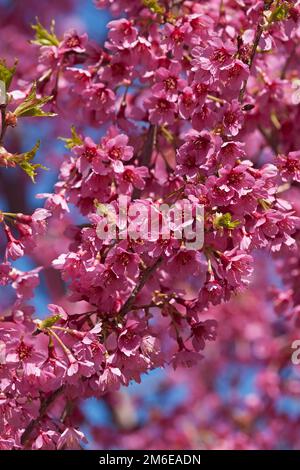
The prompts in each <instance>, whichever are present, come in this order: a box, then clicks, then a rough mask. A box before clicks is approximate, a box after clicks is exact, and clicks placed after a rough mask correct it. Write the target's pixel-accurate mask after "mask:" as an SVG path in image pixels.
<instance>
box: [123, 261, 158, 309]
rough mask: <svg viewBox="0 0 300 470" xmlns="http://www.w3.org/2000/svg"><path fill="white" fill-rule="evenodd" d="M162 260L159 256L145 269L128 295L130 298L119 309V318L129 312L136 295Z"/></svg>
mask: <svg viewBox="0 0 300 470" xmlns="http://www.w3.org/2000/svg"><path fill="white" fill-rule="evenodd" d="M162 260H163V258H162V256H160V257H159V258H158V259H157V260H156V261H155V263H154V264H153V265H152V266H149V267H148V268H146V269H145V271H144V272H143V274H142V276H141V279H140V281H139V283H138V284H137V285H136V286H135V288H134V289H133V291H132V293H131V294H130V296H129V297H128V299H127V300H126V302H125V304H124V305H123V307H122V308H121V310H120V312H119V316H121V317H123V316H125V315H126V313H128V312H129V310H131V308H132V306H133V304H134V302H135V299H136V297H137V295H138V293H139V292H140V291H141V290H142V288H143V287H144V285H145V284H146V282H147V280H148V279H149V277H150V276H151V274H152V273H153V272H154V271H155V270H156V268H157V267H158V266H159V265H160V263H161V262H162Z"/></svg>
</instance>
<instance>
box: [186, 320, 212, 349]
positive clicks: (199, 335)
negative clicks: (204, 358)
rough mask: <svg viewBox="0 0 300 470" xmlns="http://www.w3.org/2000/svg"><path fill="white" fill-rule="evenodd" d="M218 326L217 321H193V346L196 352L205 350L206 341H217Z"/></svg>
mask: <svg viewBox="0 0 300 470" xmlns="http://www.w3.org/2000/svg"><path fill="white" fill-rule="evenodd" d="M217 325H218V324H217V322H216V320H205V321H199V322H196V321H192V323H191V329H192V334H193V346H194V348H195V350H196V351H202V350H203V349H204V347H205V341H215V339H216V337H217V332H216V329H217Z"/></svg>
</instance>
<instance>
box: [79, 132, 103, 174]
mask: <svg viewBox="0 0 300 470" xmlns="http://www.w3.org/2000/svg"><path fill="white" fill-rule="evenodd" d="M73 152H74V153H75V155H77V157H78V159H77V161H76V167H77V168H78V170H79V171H80V173H86V170H87V169H89V168H93V170H94V171H95V173H99V174H102V175H103V174H106V173H107V170H106V169H105V166H104V164H103V162H102V159H101V153H100V150H99V147H98V145H96V144H95V143H94V142H93V140H92V139H91V138H90V137H86V138H85V139H84V145H78V146H75V147H73Z"/></svg>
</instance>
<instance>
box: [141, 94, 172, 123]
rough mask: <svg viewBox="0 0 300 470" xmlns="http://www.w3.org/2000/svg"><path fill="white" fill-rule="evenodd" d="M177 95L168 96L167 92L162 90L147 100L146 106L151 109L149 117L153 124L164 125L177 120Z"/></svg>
mask: <svg viewBox="0 0 300 470" xmlns="http://www.w3.org/2000/svg"><path fill="white" fill-rule="evenodd" d="M175 101H176V98H175V97H169V98H168V97H167V94H166V93H165V92H160V93H159V94H157V95H156V96H152V97H151V98H148V99H147V100H146V101H145V108H146V109H148V110H149V119H150V122H151V123H152V124H158V125H160V126H163V125H164V124H169V125H171V124H173V123H174V121H175V112H176V105H175Z"/></svg>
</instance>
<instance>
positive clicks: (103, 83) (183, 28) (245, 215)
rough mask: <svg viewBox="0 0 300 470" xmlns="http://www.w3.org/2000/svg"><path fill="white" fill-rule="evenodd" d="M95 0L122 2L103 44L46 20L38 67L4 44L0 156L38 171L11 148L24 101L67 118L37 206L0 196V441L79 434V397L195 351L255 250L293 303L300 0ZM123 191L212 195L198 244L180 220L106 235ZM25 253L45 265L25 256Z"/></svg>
mask: <svg viewBox="0 0 300 470" xmlns="http://www.w3.org/2000/svg"><path fill="white" fill-rule="evenodd" d="M95 4H96V6H97V7H99V8H110V9H111V12H112V14H113V15H116V16H117V17H118V19H114V20H112V21H110V22H109V23H108V25H107V28H108V34H107V40H106V42H105V44H104V45H102V46H100V45H99V44H96V43H95V42H93V41H91V40H89V38H88V35H87V34H86V33H78V32H77V31H76V30H70V31H67V32H65V33H64V35H59V34H58V33H57V32H56V29H55V23H54V22H52V23H51V25H50V26H49V27H46V26H44V25H43V24H42V23H41V22H40V21H39V20H37V22H36V23H35V24H34V25H33V26H32V28H33V32H34V39H33V40H32V43H33V45H31V46H28V48H29V49H30V50H32V49H34V50H35V51H36V52H37V54H38V62H35V59H34V58H32V62H33V68H34V72H35V73H34V74H33V75H32V76H31V74H28V77H30V79H29V78H28V77H26V74H24V76H22V74H21V76H18V73H19V72H18V67H19V66H17V64H14V65H11V64H8V63H7V62H6V61H5V60H2V61H1V62H0V79H1V80H2V82H4V84H5V87H6V94H5V102H4V104H2V105H1V121H0V124H1V136H0V166H1V167H3V170H5V168H8V167H10V168H15V169H17V168H20V169H21V170H23V172H24V176H26V174H27V175H28V176H29V177H30V178H31V179H32V180H34V179H35V178H36V176H37V173H39V172H40V171H43V170H44V169H45V167H44V166H42V165H41V164H37V163H33V160H34V159H35V156H36V153H37V151H38V148H39V142H37V144H36V145H35V146H34V147H33V148H32V149H31V150H29V151H26V152H24V151H18V152H16V151H15V150H14V147H13V145H12V143H11V142H9V141H7V140H6V138H7V136H9V133H10V132H13V128H16V129H18V126H19V124H20V122H22V121H23V120H24V119H25V118H32V119H33V118H34V119H38V118H42V117H43V118H47V120H48V118H49V120H50V121H52V122H54V124H49V125H50V126H53V127H52V131H53V135H52V136H51V137H52V138H53V140H54V135H56V136H57V131H58V130H59V131H61V129H62V130H63V131H64V130H65V129H71V130H68V131H67V130H66V132H69V136H66V134H64V135H63V136H62V135H60V138H61V140H63V141H64V142H65V147H66V151H65V156H64V158H63V160H62V161H60V162H59V165H58V166H59V172H58V179H57V182H56V183H55V185H54V189H53V192H47V193H42V194H38V195H37V198H38V199H39V200H42V199H45V206H44V208H38V209H36V210H35V211H34V212H33V213H32V215H29V214H27V213H21V212H13V211H11V210H10V211H9V212H6V211H5V210H4V209H3V210H1V211H0V223H1V229H2V232H3V237H5V238H4V239H5V242H4V244H5V249H4V255H3V261H2V262H1V265H0V284H1V285H2V286H3V288H5V289H6V290H7V291H8V290H9V292H10V295H11V289H12V290H13V291H14V292H15V293H14V294H13V296H14V299H13V300H12V303H11V305H10V306H9V308H8V309H6V310H5V312H4V314H3V317H1V321H0V409H1V414H2V416H3V423H2V424H1V435H0V448H3V449H27V448H28V449H52V450H53V449H70V448H81V446H84V445H85V443H86V437H85V436H84V434H83V433H82V431H81V430H80V429H79V427H78V423H80V418H79V417H78V416H77V415H78V413H79V411H78V409H77V408H76V407H77V406H78V403H79V402H80V401H81V400H82V399H84V398H89V397H97V398H101V397H107V396H109V395H110V394H112V395H113V394H114V393H115V391H116V390H118V389H119V388H120V387H121V386H127V385H129V383H130V382H132V381H135V382H140V381H141V377H142V375H143V374H145V373H147V372H149V371H151V370H153V369H156V368H162V367H164V368H167V367H168V366H172V367H173V368H175V369H176V368H178V367H180V366H184V367H186V368H190V367H191V366H196V367H197V368H201V364H202V363H204V362H205V361H206V356H205V353H204V352H203V351H204V350H205V348H206V347H207V344H208V343H210V342H211V341H215V340H216V338H217V328H218V329H219V330H220V329H222V325H224V323H226V315H225V314H224V311H226V307H224V306H223V302H225V301H226V302H227V301H229V300H230V299H231V298H232V297H233V296H236V295H240V292H241V291H242V290H243V289H245V288H246V287H247V286H249V283H250V282H251V279H252V277H253V274H254V275H255V273H256V268H255V258H254V255H255V253H256V252H257V250H264V251H265V252H270V253H271V254H272V255H273V256H274V260H275V263H276V264H277V265H278V266H279V269H280V273H281V274H282V276H283V281H284V282H285V285H286V286H287V289H288V290H287V291H286V290H281V291H280V293H279V290H278V289H277V288H267V289H266V290H267V291H268V296H269V297H268V298H271V299H272V300H273V301H274V304H275V310H276V309H277V310H278V312H282V311H287V310H288V312H289V315H290V309H292V311H293V313H294V312H295V310H296V311H298V310H297V306H298V309H299V305H298V304H300V299H299V298H298V297H299V295H298V293H297V284H298V279H299V268H298V267H299V250H298V247H299V243H300V242H299V229H300V219H299V217H298V216H299V215H300V210H299V207H297V203H296V202H295V201H296V199H297V195H298V187H297V184H298V183H299V181H300V179H299V178H300V163H299V162H300V160H299V156H300V153H299V152H300V151H299V148H300V142H299V135H300V133H299V130H300V129H299V124H298V123H299V122H300V120H299V106H298V104H299V103H298V100H297V88H296V86H295V85H297V82H296V81H295V80H296V79H297V77H298V75H299V66H298V58H299V54H298V53H299V51H298V39H299V35H300V24H299V23H300V21H299V20H300V5H299V2H294V1H285V0H274V1H273V0H264V1H262V0H258V1H255V2H253V1H247V0H245V1H243V0H239V1H233V0H223V1H221V2H219V1H213V2H206V1H205V2H192V1H176V0H132V1H131V2H128V1H126V2H125V1H123V0H114V1H113V2H112V1H110V0H107V1H106V0H98V1H96V2H95ZM20 67H21V69H22V64H20ZM50 118H51V119H50ZM6 142H8V143H6ZM120 196H122V197H125V199H126V201H127V202H126V204H127V206H128V208H129V209H130V208H131V207H132V206H133V205H134V204H135V203H136V202H139V204H140V205H142V206H143V207H145V209H146V210H150V209H151V210H154V211H156V212H159V207H160V205H161V204H169V205H177V206H178V207H181V206H183V205H184V204H185V203H189V204H190V205H191V206H192V207H196V206H197V205H201V206H202V207H203V211H204V212H203V214H204V215H203V221H202V228H203V231H204V243H203V246H201V247H199V248H195V249H193V248H187V246H186V244H185V240H180V239H178V237H176V233H175V232H176V227H174V223H170V226H169V227H168V228H169V229H170V234H171V236H170V237H169V238H165V237H163V236H162V235H161V234H159V236H158V237H156V238H155V239H153V238H151V237H149V238H148V239H147V238H145V237H141V236H137V237H132V236H130V234H127V236H126V237H125V238H124V237H120V236H119V235H120V230H121V227H119V226H118V227H117V228H118V234H117V236H116V237H115V238H112V237H106V238H105V239H104V238H103V237H102V238H101V236H99V226H102V227H103V226H105V224H106V223H107V221H109V220H110V218H111V214H110V213H109V211H107V205H108V204H109V205H111V206H112V207H114V208H115V211H116V213H117V212H118V201H119V198H120ZM139 216H140V214H139V213H137V214H135V216H134V218H136V219H137V223H138V224H140V225H143V219H142V218H141V217H140V219H139ZM159 217H160V218H162V217H163V215H162V214H161V213H159ZM113 222H114V221H113ZM191 223H192V225H193V226H195V224H196V216H195V217H194V219H193V220H192V221H191ZM57 227H60V229H59V231H57V232H56V230H57ZM55 235H56V238H58V237H59V243H58V244H57V245H55V247H53V250H52V251H51V249H47V250H46V251H45V252H43V247H44V246H45V244H51V243H52V239H53V238H54V237H55ZM25 254H26V255H28V254H29V255H30V256H32V258H33V259H35V260H38V263H39V264H40V265H41V266H38V267H37V268H35V269H33V270H31V271H28V272H22V271H21V270H19V269H17V268H16V267H15V266H14V264H13V261H15V260H17V259H19V258H21V257H23V256H24V255H25ZM46 268H47V270H50V271H51V273H52V274H51V276H53V279H57V277H58V276H59V279H60V282H61V284H63V286H64V289H65V290H64V293H63V294H61V295H60V296H58V295H56V296H55V295H54V296H52V297H53V302H52V303H50V304H49V306H48V310H49V311H48V312H39V311H35V309H34V308H33V307H32V306H31V305H30V302H31V301H32V298H33V297H34V295H35V294H34V291H35V289H36V288H37V287H38V285H39V275H40V273H41V272H42V271H46ZM58 273H59V274H58ZM262 304H263V301H262ZM264 305H265V304H264ZM264 308H265V307H264ZM241 310H242V309H241ZM218 315H219V317H220V318H219V317H218ZM242 316H243V315H242V313H241V317H242ZM246 317H247V316H246ZM257 321H263V319H262V318H261V317H259V320H257ZM244 323H245V319H243V321H241V324H243V325H244ZM253 328H254V327H253ZM266 328H267V327H266ZM274 329H275V328H274ZM239 333H240V331H239ZM225 336H226V334H225ZM269 336H270V337H271V336H272V335H271V333H270V334H269ZM287 336H288V335H287ZM221 337H222V334H221ZM230 338H231V340H232V336H230ZM270 341H271V338H270ZM228 343H229V342H227V343H226V345H227V346H226V347H227V348H228ZM227 353H228V351H227ZM228 354H229V353H228ZM229 355H230V354H229ZM213 359H214V357H212V358H210V359H208V360H207V363H208V365H209V364H210V361H213ZM220 363H221V362H220ZM200 370H201V369H200ZM212 370H215V368H214V367H212ZM188 373H190V374H192V373H193V372H192V371H189V372H188ZM183 374H187V372H183ZM207 374H208V375H209V373H208V372H207ZM271 379H272V377H271ZM262 380H265V377H263V378H262ZM266 380H268V377H267V378H266ZM274 380H275V379H274ZM250 406H252V403H250V404H249V407H250ZM220 408H221V405H220ZM254 408H255V407H254ZM74 410H75V411H74ZM76 411H77V413H76ZM224 412H225V411H224V410H223V409H222V410H220V413H221V415H222V416H223V413H224ZM254 412H255V413H257V416H258V415H259V412H260V408H259V407H258V406H257V407H256V408H255V410H254ZM253 419H254V418H253ZM221 437H222V430H220V434H219V436H218V438H215V439H217V442H218V444H217V445H219V439H221ZM183 442H184V441H183ZM228 442H229V443H228V444H227V445H228V446H229V445H230V441H228ZM182 445H183V447H184V446H185V445H186V444H184V443H183V444H182ZM192 445H193V444H191V446H192ZM266 445H267V444H266ZM189 446H190V445H189ZM234 446H238V444H236V442H234ZM241 446H244V447H245V448H246V447H247V443H244V444H241Z"/></svg>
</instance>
